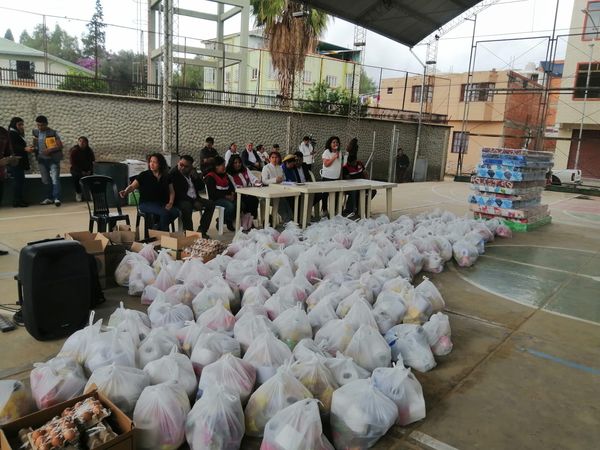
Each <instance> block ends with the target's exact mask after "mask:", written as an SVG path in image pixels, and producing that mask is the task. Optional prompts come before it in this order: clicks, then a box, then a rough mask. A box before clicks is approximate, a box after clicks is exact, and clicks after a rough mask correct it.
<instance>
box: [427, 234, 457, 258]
mask: <svg viewBox="0 0 600 450" xmlns="http://www.w3.org/2000/svg"><path fill="white" fill-rule="evenodd" d="M431 240H432V242H433V245H434V247H435V249H436V251H437V253H438V255H440V257H441V258H442V260H443V261H444V262H446V261H450V260H451V259H452V244H451V243H450V241H449V240H448V239H446V238H445V237H444V236H432V237H431Z"/></svg>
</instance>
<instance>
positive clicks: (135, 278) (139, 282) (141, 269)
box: [128, 261, 156, 295]
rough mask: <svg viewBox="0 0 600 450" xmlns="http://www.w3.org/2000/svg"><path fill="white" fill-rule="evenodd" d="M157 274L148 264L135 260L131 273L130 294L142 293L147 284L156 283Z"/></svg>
mask: <svg viewBox="0 0 600 450" xmlns="http://www.w3.org/2000/svg"><path fill="white" fill-rule="evenodd" d="M155 276H156V274H155V273H154V270H152V267H150V266H149V265H148V264H145V263H142V262H139V261H134V262H133V263H132V266H131V272H130V273H129V284H128V286H129V289H128V292H129V295H140V294H141V293H142V292H143V291H144V288H145V287H146V286H149V285H151V284H154V281H155V280H156V278H155Z"/></svg>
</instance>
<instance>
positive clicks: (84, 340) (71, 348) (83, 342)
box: [57, 311, 102, 365]
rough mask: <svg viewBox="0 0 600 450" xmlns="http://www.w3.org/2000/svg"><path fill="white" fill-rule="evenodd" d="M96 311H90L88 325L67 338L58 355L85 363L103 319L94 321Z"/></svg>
mask: <svg viewBox="0 0 600 450" xmlns="http://www.w3.org/2000/svg"><path fill="white" fill-rule="evenodd" d="M95 314H96V313H95V312H94V311H92V312H90V320H89V323H88V326H87V327H85V328H83V329H81V330H78V331H76V332H75V333H73V334H72V335H71V336H69V337H68V338H67V340H66V341H65V343H64V344H63V346H62V348H61V350H60V352H58V355H57V356H66V357H70V358H74V359H75V360H76V361H77V362H78V363H79V364H82V365H83V364H84V363H85V358H86V356H87V348H88V346H89V345H90V343H91V342H93V341H94V340H95V339H96V337H98V335H99V334H100V329H101V328H102V319H100V320H98V321H97V322H96V323H94V316H95Z"/></svg>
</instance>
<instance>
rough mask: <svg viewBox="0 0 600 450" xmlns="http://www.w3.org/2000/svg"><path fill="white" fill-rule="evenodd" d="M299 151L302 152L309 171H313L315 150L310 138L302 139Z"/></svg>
mask: <svg viewBox="0 0 600 450" xmlns="http://www.w3.org/2000/svg"><path fill="white" fill-rule="evenodd" d="M298 151H299V152H302V155H303V159H304V164H306V166H307V167H308V170H312V165H313V161H314V156H315V149H314V148H313V145H312V143H311V142H310V137H309V136H304V137H303V138H302V142H300V145H299V146H298Z"/></svg>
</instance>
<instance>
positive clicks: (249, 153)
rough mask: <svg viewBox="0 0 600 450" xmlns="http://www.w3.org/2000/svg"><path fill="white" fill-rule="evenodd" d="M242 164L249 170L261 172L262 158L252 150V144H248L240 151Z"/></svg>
mask: <svg viewBox="0 0 600 450" xmlns="http://www.w3.org/2000/svg"><path fill="white" fill-rule="evenodd" d="M242 162H243V163H244V166H246V167H247V168H248V169H250V170H261V169H262V168H263V162H262V158H261V156H260V155H259V153H258V152H257V151H256V150H255V149H254V144H253V143H252V142H249V143H248V144H246V148H245V149H244V150H243V151H242Z"/></svg>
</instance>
